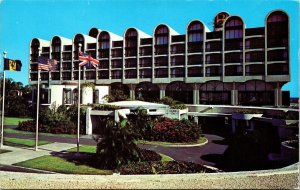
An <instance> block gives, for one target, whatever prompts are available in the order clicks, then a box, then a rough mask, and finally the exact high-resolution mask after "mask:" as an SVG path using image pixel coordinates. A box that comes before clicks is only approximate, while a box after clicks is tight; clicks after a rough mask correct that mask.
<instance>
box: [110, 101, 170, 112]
mask: <svg viewBox="0 0 300 190" xmlns="http://www.w3.org/2000/svg"><path fill="white" fill-rule="evenodd" d="M106 104H108V105H114V106H119V107H122V108H128V109H131V110H135V109H137V108H144V109H167V108H169V106H168V105H165V104H158V103H152V102H144V101H137V100H135V101H119V102H111V103H106Z"/></svg>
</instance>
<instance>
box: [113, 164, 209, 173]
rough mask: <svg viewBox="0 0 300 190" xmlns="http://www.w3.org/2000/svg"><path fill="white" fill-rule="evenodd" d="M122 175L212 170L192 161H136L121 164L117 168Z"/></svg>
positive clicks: (207, 171) (206, 171)
mask: <svg viewBox="0 0 300 190" xmlns="http://www.w3.org/2000/svg"><path fill="white" fill-rule="evenodd" d="M118 171H119V172H120V174H123V175H129V174H130V175H133V174H183V173H204V172H205V173H213V172H214V171H213V170H211V169H209V168H207V167H205V166H203V165H201V164H195V163H192V162H184V161H170V162H159V161H154V162H138V163H130V164H127V165H123V166H121V167H120V168H119V170H118Z"/></svg>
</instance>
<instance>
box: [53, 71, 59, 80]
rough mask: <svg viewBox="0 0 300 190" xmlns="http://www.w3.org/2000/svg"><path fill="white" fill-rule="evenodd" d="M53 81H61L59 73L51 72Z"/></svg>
mask: <svg viewBox="0 0 300 190" xmlns="http://www.w3.org/2000/svg"><path fill="white" fill-rule="evenodd" d="M51 80H60V73H59V72H51Z"/></svg>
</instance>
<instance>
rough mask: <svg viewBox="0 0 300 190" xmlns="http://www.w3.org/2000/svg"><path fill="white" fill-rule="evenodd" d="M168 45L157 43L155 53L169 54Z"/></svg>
mask: <svg viewBox="0 0 300 190" xmlns="http://www.w3.org/2000/svg"><path fill="white" fill-rule="evenodd" d="M168 49H169V48H168V45H155V52H154V53H155V55H163V54H168V51H169V50H168Z"/></svg>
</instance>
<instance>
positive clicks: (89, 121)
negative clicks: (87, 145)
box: [85, 107, 93, 135]
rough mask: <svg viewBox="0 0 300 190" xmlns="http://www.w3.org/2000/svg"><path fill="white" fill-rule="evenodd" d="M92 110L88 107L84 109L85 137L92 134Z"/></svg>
mask: <svg viewBox="0 0 300 190" xmlns="http://www.w3.org/2000/svg"><path fill="white" fill-rule="evenodd" d="M91 111H92V108H90V107H88V108H87V109H86V115H85V117H86V123H85V133H86V134H87V135H92V134H93V126H92V117H91Z"/></svg>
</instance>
